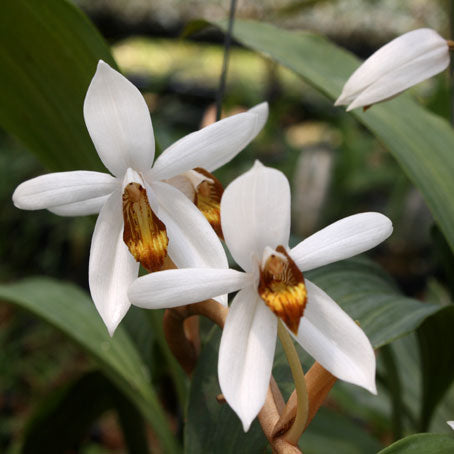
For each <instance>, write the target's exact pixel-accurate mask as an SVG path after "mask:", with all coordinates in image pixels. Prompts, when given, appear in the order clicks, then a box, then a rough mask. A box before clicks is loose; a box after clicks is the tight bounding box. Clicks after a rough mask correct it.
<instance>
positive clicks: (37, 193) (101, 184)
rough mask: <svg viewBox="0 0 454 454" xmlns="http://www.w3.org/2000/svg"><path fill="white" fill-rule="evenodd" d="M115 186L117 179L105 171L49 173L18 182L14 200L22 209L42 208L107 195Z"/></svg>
mask: <svg viewBox="0 0 454 454" xmlns="http://www.w3.org/2000/svg"><path fill="white" fill-rule="evenodd" d="M116 186H117V182H116V179H115V178H114V177H112V176H111V175H109V174H107V173H101V172H90V171H86V170H76V171H72V172H58V173H49V174H47V175H41V176H39V177H36V178H32V179H31V180H27V181H24V182H23V183H21V184H20V185H19V186H18V187H17V188H16V190H15V191H14V194H13V202H14V205H15V206H16V207H17V208H20V209H22V210H41V209H43V208H53V207H58V206H60V205H66V204H70V203H75V202H82V201H85V200H90V199H93V198H96V197H101V196H104V195H108V194H110V193H111V192H112V191H113V190H114V189H115V187H116Z"/></svg>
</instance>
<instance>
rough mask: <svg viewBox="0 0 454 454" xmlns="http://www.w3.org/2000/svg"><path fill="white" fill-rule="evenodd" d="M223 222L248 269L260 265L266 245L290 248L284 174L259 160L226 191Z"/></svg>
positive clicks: (238, 259) (287, 188)
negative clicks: (265, 165) (288, 246)
mask: <svg viewBox="0 0 454 454" xmlns="http://www.w3.org/2000/svg"><path fill="white" fill-rule="evenodd" d="M221 224H222V232H223V234H224V238H225V242H226V244H227V246H228V248H229V250H230V252H231V254H232V256H233V258H234V259H235V261H236V262H237V263H238V264H239V265H240V266H241V267H242V268H243V269H244V270H245V271H252V270H254V269H255V268H256V267H257V263H258V262H257V260H261V258H262V254H263V251H264V249H265V247H267V246H269V247H271V248H273V249H274V248H276V247H277V246H278V245H282V246H284V247H287V245H288V240H289V236H290V186H289V184H288V180H287V178H286V177H285V175H284V174H283V173H282V172H280V171H279V170H276V169H272V168H270V167H264V166H263V165H262V164H260V163H259V162H258V161H257V162H256V164H255V165H254V166H253V167H252V169H251V170H249V171H248V172H246V173H245V174H243V175H241V176H240V177H238V178H236V179H235V180H234V181H232V183H230V185H229V186H228V187H227V188H226V190H225V191H224V194H223V196H222V199H221Z"/></svg>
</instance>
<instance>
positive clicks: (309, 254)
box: [290, 212, 393, 271]
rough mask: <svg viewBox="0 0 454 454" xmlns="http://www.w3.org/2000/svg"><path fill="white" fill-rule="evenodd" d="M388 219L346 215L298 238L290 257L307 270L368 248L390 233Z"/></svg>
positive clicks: (382, 216)
mask: <svg viewBox="0 0 454 454" xmlns="http://www.w3.org/2000/svg"><path fill="white" fill-rule="evenodd" d="M392 231H393V226H392V223H391V221H390V220H389V219H388V218H387V217H386V216H384V215H383V214H380V213H373V212H370V213H360V214H355V215H353V216H348V217H346V218H344V219H341V220H339V221H337V222H334V223H333V224H331V225H329V226H328V227H325V228H324V229H322V230H320V231H318V232H317V233H314V234H313V235H311V236H310V237H308V238H306V239H305V240H304V241H301V243H299V244H298V245H297V246H295V247H294V248H293V249H292V250H291V251H290V256H291V257H292V259H293V260H294V261H295V263H296V264H297V266H298V267H299V268H300V269H301V271H308V270H311V269H313V268H318V267H319V266H323V265H327V264H328V263H333V262H337V261H338V260H344V259H348V258H349V257H353V256H354V255H357V254H361V253H362V252H364V251H367V250H369V249H372V248H373V247H375V246H377V244H380V243H381V242H382V241H384V240H386V238H388V237H389V235H391V233H392Z"/></svg>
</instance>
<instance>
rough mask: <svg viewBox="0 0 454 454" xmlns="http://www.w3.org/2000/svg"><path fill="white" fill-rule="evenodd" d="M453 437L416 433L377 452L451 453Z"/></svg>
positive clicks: (380, 453) (384, 453) (453, 448)
mask: <svg viewBox="0 0 454 454" xmlns="http://www.w3.org/2000/svg"><path fill="white" fill-rule="evenodd" d="M453 452H454V437H452V436H448V435H438V434H416V435H410V436H409V437H407V438H404V439H402V440H399V441H397V442H396V443H394V444H392V445H391V446H388V447H387V448H385V449H383V450H381V451H380V452H379V453H378V454H452V453H453Z"/></svg>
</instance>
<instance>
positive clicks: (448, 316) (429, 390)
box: [417, 305, 454, 431]
mask: <svg viewBox="0 0 454 454" xmlns="http://www.w3.org/2000/svg"><path fill="white" fill-rule="evenodd" d="M453 327H454V306H453V305H450V306H448V307H445V308H443V309H442V310H440V311H439V312H438V313H437V314H435V315H433V316H432V317H429V318H428V319H427V320H426V321H425V322H424V323H423V324H422V325H421V326H420V327H419V329H418V331H417V334H418V341H419V348H420V354H421V363H422V409H421V421H420V430H422V431H425V430H427V429H428V427H429V423H430V421H431V418H432V415H433V412H434V410H435V408H436V406H437V405H438V403H439V402H440V401H441V399H442V398H443V396H444V395H445V393H446V391H447V390H448V388H449V386H450V385H451V384H452V382H453V380H454V367H453V365H454V349H453V348H452V346H453V345H454V329H453ZM453 416H454V415H453Z"/></svg>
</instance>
